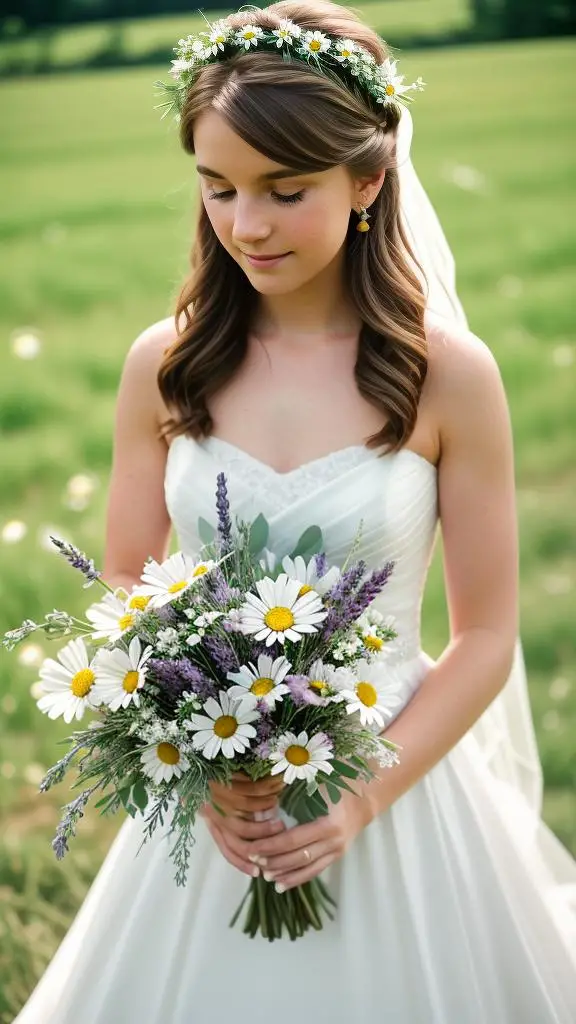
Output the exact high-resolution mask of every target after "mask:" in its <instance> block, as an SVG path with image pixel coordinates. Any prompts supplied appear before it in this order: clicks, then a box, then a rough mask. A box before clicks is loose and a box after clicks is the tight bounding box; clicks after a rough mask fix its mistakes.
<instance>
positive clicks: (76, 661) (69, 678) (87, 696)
mask: <svg viewBox="0 0 576 1024" xmlns="http://www.w3.org/2000/svg"><path fill="white" fill-rule="evenodd" d="M57 658H58V661H54V659H53V658H46V659H45V661H43V662H42V666H41V668H40V679H41V687H42V696H41V697H40V699H39V700H38V702H37V706H38V708H39V710H40V711H43V712H44V713H45V714H47V715H48V718H60V716H62V717H63V718H64V721H65V722H67V723H69V722H71V721H72V719H73V718H77V719H80V718H82V716H83V714H84V712H85V711H86V709H87V708H92V707H95V706H96V703H97V702H96V700H95V697H94V693H93V688H94V683H95V682H96V674H95V672H94V669H93V668H92V665H91V664H90V659H89V657H88V651H87V650H86V645H85V643H84V641H83V639H82V637H76V639H75V640H70V642H69V643H67V644H66V646H65V647H63V648H62V650H61V651H58V654H57Z"/></svg>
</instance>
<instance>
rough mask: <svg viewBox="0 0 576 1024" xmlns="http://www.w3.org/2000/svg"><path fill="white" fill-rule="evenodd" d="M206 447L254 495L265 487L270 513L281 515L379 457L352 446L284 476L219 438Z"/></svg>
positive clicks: (207, 443) (204, 443) (209, 441)
mask: <svg viewBox="0 0 576 1024" xmlns="http://www.w3.org/2000/svg"><path fill="white" fill-rule="evenodd" d="M202 446H203V447H204V448H205V449H206V450H208V451H211V452H212V453H213V454H214V456H215V457H216V458H217V459H218V464H219V467H220V469H221V470H222V471H224V472H225V473H226V474H237V475H238V476H241V478H242V480H243V483H244V484H245V485H246V486H247V487H248V488H249V489H250V490H252V491H253V492H254V493H256V494H257V493H259V492H260V491H261V490H262V487H263V486H264V487H265V489H266V504H267V506H268V510H269V511H270V509H273V510H274V511H275V512H278V513H281V512H283V511H285V509H286V508H287V507H290V505H292V504H293V503H294V502H296V501H299V500H300V499H301V497H302V495H303V494H307V493H310V491H311V490H312V489H318V488H321V487H322V486H323V485H324V484H328V483H330V482H331V481H332V480H334V479H335V478H337V477H339V476H340V475H341V474H345V473H346V472H347V471H348V470H350V469H354V468H355V467H356V466H359V465H360V464H361V463H362V462H365V461H368V460H372V459H373V458H374V457H375V455H376V453H375V452H374V451H373V450H371V449H368V448H366V447H365V445H351V446H350V447H349V448H341V449H339V450H338V451H335V452H330V453H329V454H328V455H323V456H321V457H320V458H318V459H312V460H311V461H310V462H306V463H304V464H303V465H302V466H297V467H296V469H291V470H289V471H288V472H286V473H281V472H279V471H278V470H276V469H273V467H272V466H268V465H266V463H265V462H261V461H260V460H259V459H256V458H255V457H254V456H252V455H249V454H248V452H245V451H241V450H240V449H239V448H237V447H236V446H235V445H232V444H229V443H228V441H223V440H222V439H221V438H219V437H208V438H206V439H205V440H204V441H203V442H202Z"/></svg>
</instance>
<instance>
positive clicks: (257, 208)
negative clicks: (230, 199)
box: [232, 196, 271, 249]
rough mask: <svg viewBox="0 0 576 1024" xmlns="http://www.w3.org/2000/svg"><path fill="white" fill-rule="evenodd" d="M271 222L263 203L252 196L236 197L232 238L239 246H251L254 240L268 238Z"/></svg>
mask: <svg viewBox="0 0 576 1024" xmlns="http://www.w3.org/2000/svg"><path fill="white" fill-rule="evenodd" d="M270 230H271V229H270V223H269V220H268V216H267V214H266V213H265V212H264V210H263V208H262V203H260V202H258V200H256V199H251V198H250V197H246V198H241V197H240V196H237V197H236V202H235V210H234V224H233V227H232V240H233V242H234V244H235V245H237V246H238V248H240V249H242V248H245V247H247V248H250V247H251V246H252V245H253V244H254V242H258V241H261V240H263V239H265V238H268V237H269V235H270Z"/></svg>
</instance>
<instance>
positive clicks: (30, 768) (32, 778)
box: [24, 761, 46, 786]
mask: <svg viewBox="0 0 576 1024" xmlns="http://www.w3.org/2000/svg"><path fill="white" fill-rule="evenodd" d="M45 775H46V769H45V768H44V767H43V766H42V765H41V764H38V763H37V762H36V761H33V762H32V764H27V765H26V767H25V769H24V778H25V780H26V782H28V783H29V784H30V785H31V786H39V785H40V783H41V782H42V779H43V778H44V776H45Z"/></svg>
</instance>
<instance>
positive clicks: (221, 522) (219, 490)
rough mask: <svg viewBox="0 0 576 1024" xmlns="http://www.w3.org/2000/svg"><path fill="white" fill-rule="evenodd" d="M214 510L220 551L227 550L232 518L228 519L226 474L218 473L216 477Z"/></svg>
mask: <svg viewBox="0 0 576 1024" xmlns="http://www.w3.org/2000/svg"><path fill="white" fill-rule="evenodd" d="M216 480H217V483H216V510H217V512H218V540H219V542H220V549H221V551H222V552H225V551H229V550H230V547H231V542H232V520H231V519H230V502H229V501H228V487H227V485H226V474H225V473H218V476H217V478H216Z"/></svg>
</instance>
